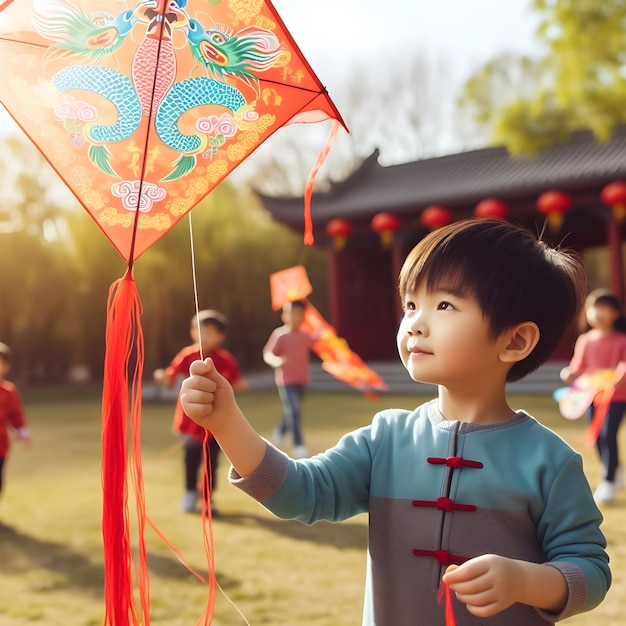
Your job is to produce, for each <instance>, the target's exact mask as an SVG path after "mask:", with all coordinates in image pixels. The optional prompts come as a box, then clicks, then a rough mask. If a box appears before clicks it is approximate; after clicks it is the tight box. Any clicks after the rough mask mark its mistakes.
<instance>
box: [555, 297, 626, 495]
mask: <svg viewBox="0 0 626 626" xmlns="http://www.w3.org/2000/svg"><path fill="white" fill-rule="evenodd" d="M585 317H586V319H587V323H588V324H589V326H590V328H591V329H590V330H589V331H587V332H586V333H583V334H582V335H580V337H578V339H577V340H576V345H575V347H574V355H573V357H572V360H571V362H570V364H569V366H568V367H566V368H563V370H561V378H562V379H563V381H565V382H566V383H568V384H571V383H573V382H574V381H575V380H576V379H577V378H578V377H579V376H580V375H582V374H593V373H594V372H596V371H598V370H614V371H615V378H614V380H613V384H614V385H615V393H614V394H613V397H612V400H611V404H610V406H609V409H608V411H607V413H606V417H605V418H604V422H603V424H602V429H601V430H600V433H599V435H598V439H597V440H596V447H597V450H598V453H599V455H600V460H601V461H602V465H603V468H604V472H603V476H602V481H601V482H600V484H599V485H598V488H597V489H596V491H595V492H594V498H595V500H596V502H598V503H604V502H611V501H612V500H613V499H614V498H615V492H616V491H618V490H620V489H623V487H624V472H623V468H622V467H621V466H620V464H619V449H618V443H617V433H618V431H619V427H620V425H621V423H622V418H623V417H624V412H626V319H625V318H624V313H623V310H622V305H621V302H620V301H619V298H618V297H617V296H616V295H615V294H614V293H612V292H610V291H608V290H606V289H596V290H595V291H592V292H591V293H590V294H589V296H588V297H587V300H586V302H585ZM594 411H595V407H594V406H593V405H592V406H591V408H590V410H589V413H588V420H589V421H591V420H592V419H593V416H594Z"/></svg>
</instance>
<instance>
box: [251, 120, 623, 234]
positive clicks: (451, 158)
mask: <svg viewBox="0 0 626 626" xmlns="http://www.w3.org/2000/svg"><path fill="white" fill-rule="evenodd" d="M378 156H379V153H378V151H377V150H376V151H374V152H373V153H372V154H371V155H370V156H369V157H367V158H366V159H365V160H364V161H363V162H362V163H361V165H360V166H359V167H358V168H357V169H356V170H355V171H354V172H353V173H352V174H350V175H349V176H348V177H347V178H345V179H344V180H342V181H338V182H332V183H331V184H330V187H329V189H328V190H326V191H320V192H316V193H314V194H313V200H312V211H313V219H314V222H315V225H316V228H321V227H322V226H323V225H324V224H325V223H326V222H327V221H328V220H330V219H332V218H334V217H344V218H348V219H353V220H369V219H371V217H372V216H373V215H374V214H376V213H377V212H379V211H383V210H386V211H393V212H395V213H397V214H398V215H403V214H404V215H406V214H417V213H418V212H419V211H421V210H422V209H423V208H425V207H427V206H429V205H431V204H441V205H444V206H446V207H448V208H450V209H451V210H453V212H455V213H458V214H459V215H462V214H469V213H470V212H471V211H472V210H473V207H474V206H475V205H476V203H477V202H479V201H480V200H482V199H484V198H486V197H497V198H502V199H506V200H508V201H509V202H510V203H512V204H513V206H514V207H515V206H517V210H518V211H528V210H530V209H531V208H532V210H534V201H535V199H536V198H537V196H538V195H539V194H540V193H542V192H543V191H545V190H546V189H548V188H558V189H562V190H567V191H569V192H570V193H571V194H572V196H573V198H574V207H576V205H577V201H578V202H581V203H585V204H586V205H587V206H588V205H589V202H590V198H592V200H593V202H596V203H597V204H599V198H598V190H599V189H601V187H602V186H603V185H605V184H606V183H608V182H611V181H613V180H616V179H620V178H625V179H626V127H619V128H618V129H617V130H616V131H615V132H614V133H613V135H612V136H611V138H610V139H609V140H607V141H604V142H599V141H597V140H596V139H595V137H594V135H593V134H592V133H591V132H590V131H580V132H577V133H574V134H573V135H572V137H571V140H570V141H568V142H565V143H560V144H556V145H554V146H552V147H551V148H549V149H547V150H545V151H543V152H541V153H539V154H538V155H536V156H533V157H513V156H511V155H510V154H509V153H508V151H507V150H506V148H504V147H493V148H484V149H480V150H472V151H468V152H461V153H458V154H451V155H447V156H442V157H437V158H430V159H422V160H419V161H412V162H410V163H403V164H400V165H393V166H382V165H380V164H379V163H378ZM258 195H259V197H260V199H261V201H262V202H263V204H264V206H265V207H266V208H267V210H268V211H269V212H270V213H271V214H272V215H273V217H274V218H275V219H276V220H277V221H279V222H282V223H284V224H286V225H288V226H291V227H293V228H298V229H299V228H302V224H303V211H302V207H303V199H302V197H293V196H290V197H276V196H267V195H263V194H260V193H259V194H258ZM577 198H578V200H577ZM514 210H515V208H514Z"/></svg>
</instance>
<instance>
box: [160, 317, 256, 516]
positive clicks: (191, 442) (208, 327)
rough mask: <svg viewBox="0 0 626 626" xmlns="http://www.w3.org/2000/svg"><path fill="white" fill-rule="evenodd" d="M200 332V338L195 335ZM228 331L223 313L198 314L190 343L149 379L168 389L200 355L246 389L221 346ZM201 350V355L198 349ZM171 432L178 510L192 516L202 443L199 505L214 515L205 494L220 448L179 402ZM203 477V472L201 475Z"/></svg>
mask: <svg viewBox="0 0 626 626" xmlns="http://www.w3.org/2000/svg"><path fill="white" fill-rule="evenodd" d="M198 329H200V336H198ZM227 332H228V319H227V318H226V316H225V315H224V314H223V313H220V312H219V311H215V310H213V309H205V310H203V311H199V312H198V314H197V315H194V316H193V318H192V319H191V326H190V328H189V334H190V335H191V339H192V340H193V342H194V343H193V344H192V345H190V346H187V347H185V348H183V349H182V350H181V351H180V352H179V353H178V354H177V355H176V356H175V357H174V358H173V359H172V362H171V363H170V365H169V366H168V367H167V368H166V369H158V370H155V372H154V374H153V377H154V380H155V382H156V383H157V384H159V385H163V386H169V387H171V386H172V385H174V384H175V382H176V381H177V380H180V378H181V377H183V376H185V375H186V374H187V373H188V372H189V366H190V365H191V363H193V361H195V360H197V359H199V358H200V354H202V355H203V356H206V357H211V359H212V362H213V363H214V365H215V367H216V368H217V369H218V371H219V372H220V373H221V375H222V376H224V378H225V379H226V380H227V381H228V382H229V383H230V384H231V385H232V386H233V388H234V389H235V390H236V391H245V390H246V387H247V385H246V381H245V379H244V378H243V376H242V375H241V372H240V370H239V365H238V363H237V361H236V360H235V357H234V356H233V355H232V354H231V353H230V352H228V351H227V350H225V349H224V348H223V347H222V344H223V343H224V341H225V340H226V334H227ZM201 347H202V352H200V348H201ZM172 429H173V430H174V432H177V433H178V434H179V435H180V438H181V440H182V442H183V449H184V459H183V461H184V468H185V493H184V495H183V499H182V502H181V509H182V510H183V511H184V512H186V513H193V512H194V511H195V510H196V505H197V502H198V499H199V490H198V475H199V473H200V469H201V468H202V467H203V463H202V461H203V445H204V441H205V437H208V438H207V440H206V447H205V451H206V455H207V458H208V461H209V464H208V465H209V467H208V476H206V477H204V479H203V481H202V506H203V508H204V509H207V508H208V507H209V505H210V506H211V514H212V516H213V517H217V516H218V514H219V513H218V510H217V508H216V507H215V503H214V502H213V501H211V502H210V503H209V494H212V492H213V491H214V490H215V488H216V487H217V468H218V464H219V454H220V447H219V445H218V443H217V441H215V438H214V437H213V435H212V434H211V433H210V432H209V433H207V431H206V430H205V429H204V428H202V426H199V425H198V424H196V423H195V422H193V421H192V420H191V419H189V417H187V415H185V411H184V410H183V407H182V405H181V403H180V398H179V399H178V400H177V401H176V409H175V412H174V423H173V425H172ZM202 473H203V474H204V472H202Z"/></svg>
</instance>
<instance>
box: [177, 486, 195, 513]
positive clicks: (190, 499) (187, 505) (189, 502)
mask: <svg viewBox="0 0 626 626" xmlns="http://www.w3.org/2000/svg"><path fill="white" fill-rule="evenodd" d="M197 502H198V492H197V491H185V495H183V499H182V501H181V503H180V508H181V509H182V510H183V511H184V512H185V513H193V512H194V511H195V510H196V503H197Z"/></svg>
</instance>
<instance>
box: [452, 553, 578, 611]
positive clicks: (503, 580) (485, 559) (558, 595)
mask: <svg viewBox="0 0 626 626" xmlns="http://www.w3.org/2000/svg"><path fill="white" fill-rule="evenodd" d="M443 582H444V583H446V584H447V585H449V587H450V589H451V590H452V591H454V592H455V594H456V597H457V599H458V600H459V601H460V602H463V603H464V604H465V605H466V606H467V610H468V611H469V612H470V613H472V614H473V615H477V616H478V617H489V616H491V615H495V614H496V613H500V611H504V609H506V608H508V607H510V606H511V605H512V604H515V602H521V603H522V604H527V605H528V606H534V607H536V608H538V609H544V610H546V611H549V612H551V613H555V614H558V613H560V612H561V611H563V609H564V608H565V606H566V604H567V600H568V595H569V591H568V588H567V582H566V581H565V577H564V576H563V574H562V573H561V572H560V571H559V570H558V569H557V568H556V567H551V566H550V565H546V564H543V563H531V562H529V561H520V560H517V559H509V558H506V557H504V556H497V555H495V554H484V555H483V556H478V557H476V558H475V559H470V560H469V561H466V562H465V563H463V565H450V567H448V569H447V570H446V573H445V574H444V575H443Z"/></svg>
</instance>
